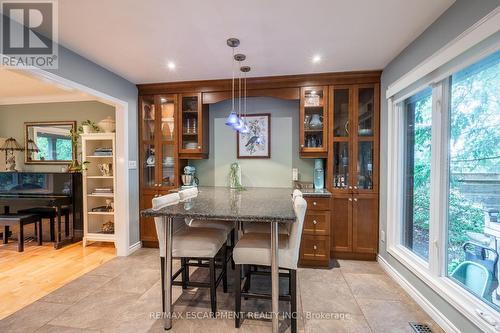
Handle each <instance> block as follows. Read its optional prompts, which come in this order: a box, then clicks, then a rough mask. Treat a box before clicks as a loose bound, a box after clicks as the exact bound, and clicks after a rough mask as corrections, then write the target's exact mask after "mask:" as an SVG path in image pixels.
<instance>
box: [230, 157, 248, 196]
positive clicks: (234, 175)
mask: <svg viewBox="0 0 500 333" xmlns="http://www.w3.org/2000/svg"><path fill="white" fill-rule="evenodd" d="M229 186H230V187H231V188H232V189H235V190H237V191H245V190H246V188H245V187H243V185H241V169H240V165H239V164H238V163H237V162H234V163H232V164H231V166H230V167H229Z"/></svg>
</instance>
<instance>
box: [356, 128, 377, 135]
mask: <svg viewBox="0 0 500 333" xmlns="http://www.w3.org/2000/svg"><path fill="white" fill-rule="evenodd" d="M358 134H359V136H372V135H373V130H372V129H370V128H360V129H359V131H358Z"/></svg>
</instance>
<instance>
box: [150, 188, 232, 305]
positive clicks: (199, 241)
mask: <svg viewBox="0 0 500 333" xmlns="http://www.w3.org/2000/svg"><path fill="white" fill-rule="evenodd" d="M179 202H180V196H179V194H178V193H172V194H168V195H164V196H161V197H158V198H154V199H153V209H161V208H164V207H166V206H170V205H176V204H178V203H179ZM155 226H156V233H157V235H158V241H159V245H160V262H161V282H162V283H161V285H162V304H163V300H164V297H163V294H164V292H165V291H164V290H163V286H164V281H165V278H171V279H172V284H173V285H181V286H182V287H183V289H185V288H187V287H201V288H210V303H211V311H212V313H215V312H216V311H217V297H216V295H217V294H216V289H217V286H218V285H219V284H220V282H221V281H222V283H223V288H224V292H227V272H226V265H225V263H226V261H227V259H226V256H227V234H226V233H224V231H221V230H218V229H211V228H191V227H188V226H186V225H185V223H184V221H183V220H176V219H174V226H173V228H172V229H173V237H172V238H173V241H172V258H180V259H181V268H180V269H179V270H178V271H177V272H176V273H174V274H173V275H172V277H165V275H164V274H165V271H164V268H165V257H166V248H165V225H164V220H163V219H162V218H161V217H155ZM190 260H195V261H196V262H198V263H192V264H190V263H189V261H190ZM207 262H208V263H207ZM189 265H191V266H196V267H205V268H206V267H208V268H209V270H210V282H209V283H204V282H194V281H190V280H189ZM216 268H220V270H221V271H220V274H219V275H218V276H217V274H216ZM180 274H182V282H178V281H175V279H176V278H177V277H178V276H179V275H180ZM163 309H165V304H163Z"/></svg>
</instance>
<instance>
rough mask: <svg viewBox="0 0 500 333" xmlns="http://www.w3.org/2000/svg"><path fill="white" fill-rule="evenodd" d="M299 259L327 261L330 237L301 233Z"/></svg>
mask: <svg viewBox="0 0 500 333" xmlns="http://www.w3.org/2000/svg"><path fill="white" fill-rule="evenodd" d="M300 259H301V260H319V261H328V260H329V259H330V237H328V236H313V235H303V236H302V243H301V247H300Z"/></svg>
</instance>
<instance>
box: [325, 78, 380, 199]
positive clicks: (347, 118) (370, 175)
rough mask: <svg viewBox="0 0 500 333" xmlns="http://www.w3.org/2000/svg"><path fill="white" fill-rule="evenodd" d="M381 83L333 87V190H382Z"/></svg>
mask: <svg viewBox="0 0 500 333" xmlns="http://www.w3.org/2000/svg"><path fill="white" fill-rule="evenodd" d="M378 124H379V85H378V84H366V85H348V86H332V87H330V126H329V130H330V133H329V135H330V138H331V147H332V148H331V156H330V160H331V162H330V163H332V167H331V169H330V170H332V171H331V172H332V175H331V177H330V178H331V182H332V183H331V188H332V190H333V191H337V192H338V191H340V192H343V191H356V192H358V193H363V192H367V193H376V192H377V191H378V167H377V166H378V138H379V134H378Z"/></svg>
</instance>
